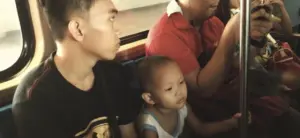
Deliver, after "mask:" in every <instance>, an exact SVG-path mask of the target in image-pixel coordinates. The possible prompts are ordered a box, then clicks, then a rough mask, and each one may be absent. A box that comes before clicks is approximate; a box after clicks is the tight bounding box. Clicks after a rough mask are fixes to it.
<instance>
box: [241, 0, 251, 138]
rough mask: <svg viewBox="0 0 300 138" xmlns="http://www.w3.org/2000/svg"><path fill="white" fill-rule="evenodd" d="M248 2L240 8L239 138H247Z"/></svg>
mask: <svg viewBox="0 0 300 138" xmlns="http://www.w3.org/2000/svg"><path fill="white" fill-rule="evenodd" d="M250 4H251V2H250V0H241V3H240V7H241V11H240V80H241V83H240V85H241V87H240V111H241V113H242V117H241V119H240V121H239V128H240V138H247V130H248V104H247V95H248V91H247V78H248V76H247V74H248V59H249V47H250V44H249V42H250V41H249V40H250Z"/></svg>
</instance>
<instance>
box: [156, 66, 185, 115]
mask: <svg viewBox="0 0 300 138" xmlns="http://www.w3.org/2000/svg"><path fill="white" fill-rule="evenodd" d="M152 98H153V99H152V100H153V101H154V102H155V103H156V104H157V105H160V106H162V107H164V108H168V109H180V108H182V107H183V106H184V105H185V103H186V98H187V87H186V83H185V81H184V77H183V75H182V73H181V70H180V69H179V67H178V65H177V64H176V63H175V62H170V63H167V64H166V65H164V66H163V67H159V68H157V71H156V72H155V73H154V76H153V92H152Z"/></svg>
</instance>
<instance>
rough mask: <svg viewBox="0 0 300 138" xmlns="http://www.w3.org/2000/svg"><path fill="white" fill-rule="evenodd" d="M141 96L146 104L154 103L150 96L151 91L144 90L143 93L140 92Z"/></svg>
mask: <svg viewBox="0 0 300 138" xmlns="http://www.w3.org/2000/svg"><path fill="white" fill-rule="evenodd" d="M142 98H143V99H144V101H145V102H146V103H147V104H150V105H154V104H155V102H154V101H153V98H152V95H151V93H148V92H144V93H143V94H142Z"/></svg>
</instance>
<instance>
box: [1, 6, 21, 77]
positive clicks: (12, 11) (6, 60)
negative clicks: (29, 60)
mask: <svg viewBox="0 0 300 138" xmlns="http://www.w3.org/2000/svg"><path fill="white" fill-rule="evenodd" d="M22 45H23V43H22V34H21V28H20V22H19V17H18V13H17V8H16V3H15V0H3V1H1V4H0V71H3V70H6V69H7V68H9V67H11V66H12V65H13V64H14V63H15V62H16V61H17V60H18V58H19V57H20V55H21V52H22Z"/></svg>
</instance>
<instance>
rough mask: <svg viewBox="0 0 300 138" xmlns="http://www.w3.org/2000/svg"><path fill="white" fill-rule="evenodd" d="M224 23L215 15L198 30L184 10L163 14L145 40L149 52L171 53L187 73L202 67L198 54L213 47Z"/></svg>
mask: <svg viewBox="0 0 300 138" xmlns="http://www.w3.org/2000/svg"><path fill="white" fill-rule="evenodd" d="M223 29H224V24H223V23H222V22H221V21H220V20H219V19H218V18H217V17H212V18H210V19H208V20H207V21H205V22H204V23H203V25H202V27H201V29H200V30H199V31H198V30H196V28H194V27H193V26H192V25H191V24H190V23H189V21H187V20H186V19H185V18H184V17H183V15H182V14H181V13H179V12H178V13H173V14H171V15H170V16H168V15H167V14H164V15H163V16H162V17H161V18H160V20H159V21H158V23H157V24H156V25H155V26H154V27H153V28H152V29H151V30H150V32H149V35H148V40H147V43H146V55H147V56H151V55H162V56H168V57H170V58H172V59H173V60H175V61H176V62H177V63H178V64H179V66H180V68H181V70H182V72H183V74H184V75H186V74H188V73H190V72H192V71H194V70H195V69H197V68H199V67H200V65H199V63H198V60H197V58H198V56H200V54H201V53H202V52H203V51H204V50H211V49H214V47H215V46H216V44H217V43H218V41H219V39H220V37H221V35H222V32H223Z"/></svg>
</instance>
